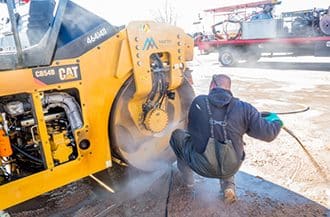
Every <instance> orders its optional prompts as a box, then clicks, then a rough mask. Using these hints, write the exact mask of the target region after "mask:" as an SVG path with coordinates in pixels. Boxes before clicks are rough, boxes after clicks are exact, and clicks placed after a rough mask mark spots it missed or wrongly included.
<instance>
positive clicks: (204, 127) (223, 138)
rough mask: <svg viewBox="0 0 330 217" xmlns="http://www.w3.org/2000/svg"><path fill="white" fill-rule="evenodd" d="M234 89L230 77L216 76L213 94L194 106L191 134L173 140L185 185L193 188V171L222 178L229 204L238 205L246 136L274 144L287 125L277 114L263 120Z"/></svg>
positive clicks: (179, 133)
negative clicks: (238, 180) (237, 180)
mask: <svg viewBox="0 0 330 217" xmlns="http://www.w3.org/2000/svg"><path fill="white" fill-rule="evenodd" d="M230 88H231V79H230V78H229V77H228V76H227V75H222V74H219V75H214V76H213V77H212V81H211V83H210V92H209V94H208V95H200V96H197V97H196V98H195V99H194V100H193V102H192V104H191V106H190V110H189V114H188V131H185V130H181V129H177V130H175V131H174V132H173V133H172V136H171V139H170V144H171V147H172V149H173V151H174V152H175V154H176V156H177V165H178V169H179V171H180V172H181V175H182V178H183V180H184V181H185V184H186V185H187V186H188V187H192V186H193V184H194V178H193V173H192V170H193V171H195V172H196V173H197V174H199V175H201V176H203V177H208V178H218V179H220V186H221V190H222V191H223V195H224V200H225V202H227V203H233V202H235V201H236V192H235V182H234V175H235V173H236V172H237V171H238V170H239V168H240V166H241V164H242V162H243V160H244V157H245V153H244V141H243V135H244V134H245V133H246V134H247V135H249V136H251V137H253V138H256V139H260V140H263V141H267V142H270V141H272V140H274V139H275V138H276V136H277V135H278V134H279V132H280V129H281V127H282V125H283V123H282V121H281V120H280V119H279V117H278V116H277V115H276V114H275V113H268V114H267V116H266V117H262V115H261V113H259V112H258V111H257V109H256V108H255V107H253V106H252V105H251V104H249V103H247V102H243V101H241V100H239V99H237V98H235V97H233V95H232V93H231V91H230ZM263 116H264V115H263Z"/></svg>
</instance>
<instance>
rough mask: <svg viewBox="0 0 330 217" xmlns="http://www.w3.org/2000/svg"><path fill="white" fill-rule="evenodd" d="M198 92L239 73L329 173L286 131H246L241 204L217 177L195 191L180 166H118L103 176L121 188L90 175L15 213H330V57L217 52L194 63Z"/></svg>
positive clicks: (240, 90)
mask: <svg viewBox="0 0 330 217" xmlns="http://www.w3.org/2000/svg"><path fill="white" fill-rule="evenodd" d="M190 68H192V69H193V70H194V71H193V77H194V88H195V91H196V93H197V94H206V93H207V92H208V85H209V81H210V78H211V76H212V74H213V73H225V74H228V75H230V76H231V78H232V80H233V81H232V83H233V84H232V86H233V87H232V92H233V93H234V95H235V96H236V97H239V98H240V99H241V100H244V101H248V102H250V103H251V104H253V105H255V106H256V107H257V108H258V109H259V110H260V111H273V112H286V111H293V110H299V109H303V108H305V107H307V106H309V107H310V110H309V111H307V112H305V113H301V114H294V115H282V116H281V118H282V119H283V121H284V124H285V126H286V127H287V128H289V129H291V130H292V131H293V132H294V133H295V134H296V135H297V136H298V137H299V138H300V140H301V141H302V142H303V144H304V145H305V147H306V149H307V150H308V151H309V152H310V153H311V155H312V156H313V158H314V159H315V160H316V161H317V162H318V164H319V165H320V167H321V168H322V171H323V172H324V173H325V174H326V176H327V177H325V178H324V177H322V176H321V174H320V173H319V172H318V171H317V169H315V167H314V166H313V164H312V163H311V161H310V159H309V158H308V157H307V155H306V154H305V152H304V151H303V150H302V148H301V147H300V146H299V144H298V143H297V142H296V141H295V140H294V139H293V138H292V137H290V136H289V135H288V134H286V133H285V132H284V131H281V133H280V135H279V137H278V138H277V139H276V140H275V141H273V142H271V143H265V142H261V141H259V140H255V139H252V138H249V137H246V138H245V140H246V143H247V146H246V147H245V149H246V154H247V156H246V160H245V162H244V164H243V166H242V168H241V170H240V172H239V173H238V174H237V176H236V180H237V192H238V196H239V200H238V202H237V203H235V204H232V205H228V204H224V203H223V201H222V195H221V193H220V192H219V184H218V181H217V180H215V179H205V178H202V177H200V176H197V175H195V180H196V185H195V186H194V188H193V189H187V188H186V187H184V186H183V185H182V183H181V177H180V175H179V173H178V171H177V169H176V167H175V166H173V167H172V168H170V169H167V170H164V171H157V172H155V173H151V174H150V173H149V174H146V173H142V172H139V171H134V170H129V169H123V168H119V167H117V166H115V167H114V168H112V169H111V170H110V171H104V172H101V173H99V174H97V177H99V178H100V179H102V180H103V181H104V182H106V183H107V184H108V185H109V186H111V187H112V188H114V189H115V190H116V193H115V194H111V193H109V192H106V191H105V190H104V189H102V188H101V187H100V186H98V185H97V184H95V182H94V181H93V180H92V179H89V178H85V179H82V180H79V181H77V182H75V183H72V184H70V185H67V186H64V187H62V188H60V189H57V190H55V191H52V192H49V193H47V194H45V195H42V196H40V197H37V198H36V199H33V200H30V201H28V202H26V203H23V204H21V205H19V206H16V207H13V208H11V209H10V210H9V211H10V213H11V214H12V216H20V217H21V216H35V215H38V217H42V216H68V217H69V216H70V217H71V216H77V217H80V216H97V217H100V216H141V217H142V216H143V217H144V216H166V215H165V213H166V212H167V216H193V217H195V216H196V217H197V216H198V217H200V216H225V217H226V216H280V217H282V216H283V217H284V216H329V217H330V211H329V208H330V184H329V183H330V182H329V179H330V158H329V156H330V137H329V134H330V128H329V123H330V102H329V98H330V82H329V81H330V58H314V57H301V58H273V59H262V60H261V62H259V63H257V64H256V65H255V66H249V65H246V64H242V65H240V66H239V67H236V68H224V67H221V66H220V65H219V64H218V63H217V55H216V54H210V55H199V54H197V55H196V56H195V60H194V62H192V63H190Z"/></svg>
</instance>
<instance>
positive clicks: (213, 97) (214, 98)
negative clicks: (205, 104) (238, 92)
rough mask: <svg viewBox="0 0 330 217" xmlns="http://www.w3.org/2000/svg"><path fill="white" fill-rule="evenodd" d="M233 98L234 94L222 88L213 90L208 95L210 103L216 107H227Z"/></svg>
mask: <svg viewBox="0 0 330 217" xmlns="http://www.w3.org/2000/svg"><path fill="white" fill-rule="evenodd" d="M232 98H233V94H232V93H231V92H230V91H229V90H225V89H222V88H213V89H212V90H211V92H210V93H209V95H208V99H209V101H210V103H211V104H212V105H214V106H216V107H223V106H225V105H227V104H228V103H229V102H230V100H231V99H232Z"/></svg>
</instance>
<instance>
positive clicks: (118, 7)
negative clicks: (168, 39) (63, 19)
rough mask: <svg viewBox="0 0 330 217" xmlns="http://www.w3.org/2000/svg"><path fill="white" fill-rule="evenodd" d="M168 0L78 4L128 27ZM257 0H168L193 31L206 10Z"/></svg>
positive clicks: (310, 2)
mask: <svg viewBox="0 0 330 217" xmlns="http://www.w3.org/2000/svg"><path fill="white" fill-rule="evenodd" d="M165 1H166V0H138V1H133V0H132V1H127V0H121V1H115V3H114V2H113V1H109V0H75V2H77V3H79V4H81V5H82V6H84V7H86V8H88V9H89V10H92V11H93V12H95V13H97V14H99V15H101V16H102V17H104V18H106V19H107V20H108V21H109V22H111V23H112V24H115V25H126V24H127V23H129V21H132V20H146V19H153V15H152V13H151V12H152V11H157V10H158V9H160V8H164V6H163V5H164V4H165V3H164V2H165ZM255 1H256V0H202V1H196V0H195V1H194V0H168V2H170V3H171V4H172V5H173V6H174V7H175V10H176V11H177V13H178V18H177V25H178V26H180V27H182V28H184V29H185V30H186V31H188V32H189V31H191V29H192V23H193V22H194V21H196V19H197V14H198V13H199V12H201V11H203V10H205V9H209V8H215V7H221V6H227V5H233V4H241V3H247V2H255ZM328 6H330V1H329V0H282V4H281V5H279V6H277V9H276V11H277V12H281V11H294V10H301V9H311V8H313V7H322V8H327V7H328Z"/></svg>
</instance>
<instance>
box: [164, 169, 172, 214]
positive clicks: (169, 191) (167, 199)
mask: <svg viewBox="0 0 330 217" xmlns="http://www.w3.org/2000/svg"><path fill="white" fill-rule="evenodd" d="M172 184H173V167H171V173H170V182H169V184H168V192H167V198H166V206H165V217H168V203H169V201H170V194H171V190H172Z"/></svg>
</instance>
